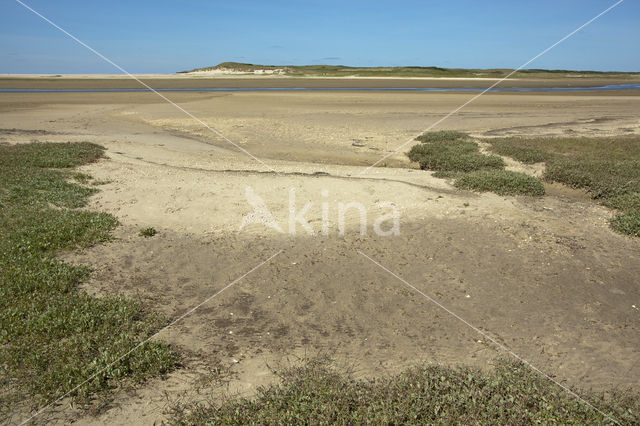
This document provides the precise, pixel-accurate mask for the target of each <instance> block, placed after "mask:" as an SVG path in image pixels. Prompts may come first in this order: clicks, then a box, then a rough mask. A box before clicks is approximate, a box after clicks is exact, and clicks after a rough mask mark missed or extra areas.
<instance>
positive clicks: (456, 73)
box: [181, 62, 640, 78]
mask: <svg viewBox="0 0 640 426" xmlns="http://www.w3.org/2000/svg"><path fill="white" fill-rule="evenodd" d="M213 70H232V71H236V72H247V73H253V72H254V71H273V72H281V73H283V74H286V75H288V76H292V77H352V76H357V77H465V78H503V77H506V76H507V75H509V74H510V73H511V72H513V70H512V69H465V68H441V67H420V66H405V67H350V66H344V65H258V64H246V63H241V62H222V63H220V64H218V65H215V66H211V67H203V68H195V69H192V70H189V71H181V73H187V72H194V71H213ZM518 73H521V74H526V76H527V77H529V78H558V77H579V76H587V77H598V78H608V77H615V78H625V77H637V76H638V75H640V73H628V72H601V71H569V70H541V69H528V70H521V71H518Z"/></svg>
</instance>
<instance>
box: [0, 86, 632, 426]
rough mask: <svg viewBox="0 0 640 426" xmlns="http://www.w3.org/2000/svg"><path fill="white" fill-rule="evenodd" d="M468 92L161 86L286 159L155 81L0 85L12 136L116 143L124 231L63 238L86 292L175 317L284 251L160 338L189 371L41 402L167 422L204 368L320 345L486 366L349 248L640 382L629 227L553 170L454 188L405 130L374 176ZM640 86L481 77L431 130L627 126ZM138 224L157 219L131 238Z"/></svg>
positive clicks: (561, 356) (373, 364) (258, 362)
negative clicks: (539, 191)
mask: <svg viewBox="0 0 640 426" xmlns="http://www.w3.org/2000/svg"><path fill="white" fill-rule="evenodd" d="M60 81H63V79H61V80H60ZM176 81H178V79H176ZM185 81H188V80H185ZM237 81H240V80H237ZM259 81H263V80H259ZM314 81H315V80H314ZM3 84H4V83H3ZM469 96H470V95H468V94H464V93H380V92H372V93H334V92H322V93H306V92H305V93H224V94H212V93H172V94H170V95H169V96H168V97H169V98H170V99H171V100H172V101H174V102H176V103H178V104H180V105H181V106H183V107H184V108H185V109H187V110H188V111H190V112H191V113H193V114H194V115H196V116H197V117H199V118H200V119H202V120H204V121H205V122H206V123H207V124H209V125H211V126H213V127H214V128H216V129H217V130H219V131H221V132H222V133H223V134H224V135H225V136H226V137H228V138H229V139H231V140H232V141H233V142H234V143H236V144H237V145H238V146H241V147H243V148H244V149H246V150H248V151H249V152H251V153H252V154H253V155H255V156H256V157H258V158H260V159H261V160H263V161H264V162H265V163H266V164H268V165H269V166H270V167H272V168H273V169H275V170H276V171H277V172H279V173H280V174H277V173H274V171H273V170H271V169H269V167H266V166H265V165H263V164H261V163H259V162H257V161H255V160H254V159H252V158H250V157H248V156H246V155H245V154H243V153H241V152H239V150H238V149H237V148H236V147H234V146H233V145H231V144H229V143H228V142H227V141H225V140H223V139H221V138H220V137H218V136H216V135H213V134H211V133H210V132H208V131H206V130H204V129H202V126H201V124H199V123H197V122H194V121H193V120H191V119H189V118H188V117H185V116H184V115H183V114H182V113H181V112H180V111H178V110H176V109H175V108H174V107H173V106H171V105H169V104H167V103H166V102H164V101H162V100H161V99H159V98H158V97H157V95H154V94H152V93H117V94H114V93H96V94H86V93H83V94H74V93H64V94H63V93H56V94H2V96H1V97H0V111H2V114H1V115H0V129H2V130H0V138H1V140H2V141H3V142H11V143H20V142H29V141H32V140H40V141H45V140H46V141H60V142H66V141H84V140H88V141H92V142H96V143H99V144H101V145H104V146H105V147H106V148H107V156H108V159H107V160H104V161H100V162H98V163H96V164H92V165H90V166H87V167H84V168H83V171H85V172H87V173H89V174H91V175H93V176H94V177H95V178H97V179H100V180H108V181H110V183H108V184H106V185H103V186H101V192H100V193H99V194H97V195H96V196H95V197H94V198H93V201H92V205H91V208H93V209H98V210H102V211H108V212H111V213H113V214H114V215H115V216H117V217H118V219H119V220H120V222H121V223H122V226H121V227H120V228H119V229H118V230H117V231H116V234H115V235H116V237H117V239H116V241H115V242H113V243H110V244H106V245H99V246H96V247H94V248H92V249H89V250H86V251H84V252H82V253H74V254H70V255H69V258H70V259H72V260H74V261H78V262H83V263H88V264H90V265H91V266H92V267H93V268H95V273H94V275H93V277H92V279H91V281H90V282H88V283H86V285H85V286H84V288H85V289H86V291H88V292H90V293H92V294H96V295H101V294H112V293H125V294H129V295H134V296H140V297H141V298H142V300H143V301H144V303H145V304H147V305H148V306H149V307H150V308H152V309H156V310H159V311H162V312H164V313H165V314H167V315H168V316H169V317H171V318H177V317H178V316H179V315H181V314H182V313H185V312H187V310H188V309H190V308H192V307H193V306H196V305H197V304H199V303H201V302H202V301H203V300H205V299H206V298H207V297H209V296H211V295H212V294H215V293H216V292H217V291H219V290H220V289H222V288H223V287H224V286H226V285H228V284H229V283H231V282H233V281H234V280H236V279H237V278H239V277H241V276H243V274H245V273H246V272H248V271H250V270H251V269H252V268H254V267H255V266H256V265H258V264H259V263H260V262H262V261H264V260H265V259H267V258H269V257H270V256H272V255H273V254H275V253H277V252H278V251H279V250H283V252H282V253H281V254H279V255H278V256H277V257H275V258H274V259H273V260H272V261H270V262H269V263H267V264H265V265H264V266H262V267H261V268H259V269H257V270H255V271H254V272H252V273H251V274H249V275H248V276H246V277H245V278H243V279H242V280H241V281H238V282H237V283H236V284H235V285H234V286H233V287H231V288H229V289H227V290H226V291H225V292H224V293H222V294H220V295H219V296H218V297H216V298H214V299H213V300H211V301H209V302H208V303H206V304H205V305H203V306H201V307H200V308H199V309H198V310H196V311H195V312H194V313H193V314H191V315H190V316H188V317H187V318H185V319H184V320H183V321H181V322H180V323H179V324H176V326H174V327H172V328H171V329H169V330H166V331H163V332H162V333H161V334H160V336H159V337H160V338H162V339H164V340H165V341H167V342H169V343H171V344H173V345H175V346H176V347H177V348H178V349H179V350H180V351H181V352H183V353H184V355H185V358H184V359H185V368H184V369H181V370H178V371H176V372H175V373H172V374H171V375H170V376H169V378H168V379H167V380H161V379H158V380H153V381H151V382H150V383H148V384H146V385H145V386H143V387H141V388H140V389H139V390H138V391H137V392H136V394H133V395H132V394H124V393H122V394H118V395H117V396H116V404H117V405H119V406H118V407H116V408H113V409H111V410H108V411H106V412H105V413H103V414H101V415H100V416H99V417H96V418H92V417H87V416H86V415H85V414H81V413H74V412H73V411H68V410H66V408H65V407H64V406H61V407H60V408H59V409H58V411H56V410H53V411H52V412H49V413H47V414H46V416H45V417H43V419H49V420H52V421H54V420H56V419H59V420H60V421H64V420H65V419H70V418H73V416H76V415H83V416H84V417H82V419H81V420H82V422H83V423H91V422H92V421H93V422H118V421H123V419H125V418H127V419H128V420H129V421H131V420H134V421H136V422H140V423H145V424H151V423H153V421H156V420H159V419H162V418H163V417H162V416H163V411H164V410H165V408H166V406H167V399H166V397H165V396H164V392H165V391H167V392H168V395H169V397H170V398H177V397H180V396H184V397H185V398H187V399H189V398H195V397H196V396H195V389H197V388H198V383H201V381H199V380H200V379H199V377H200V374H205V373H206V372H207V367H210V366H216V367H218V368H220V370H221V371H224V372H227V373H225V375H224V378H225V380H227V381H228V386H226V387H223V388H222V389H220V388H215V389H214V390H213V391H212V392H223V393H224V392H227V391H229V392H236V391H237V392H241V393H243V394H245V395H250V394H252V392H254V391H255V389H256V386H258V385H260V384H265V383H270V382H272V381H273V380H274V376H273V374H272V372H271V369H278V368H280V366H283V365H288V364H289V363H292V362H297V361H296V357H304V356H308V355H313V354H316V353H319V352H324V353H329V354H331V355H333V356H334V357H335V358H336V360H337V362H338V363H339V364H340V365H351V366H353V367H354V368H355V371H356V375H358V376H359V377H371V376H377V375H381V374H385V373H387V372H390V371H399V370H400V369H402V368H405V367H406V366H408V365H412V364H414V363H417V362H436V363H443V364H448V365H454V364H457V363H462V364H470V365H477V366H483V367H484V366H487V365H488V362H489V361H490V360H491V359H494V358H495V357H496V356H499V355H503V354H502V353H501V352H500V351H499V350H497V349H496V348H495V347H494V346H492V345H491V344H490V343H489V342H488V341H487V340H486V339H485V338H484V337H483V336H482V335H479V334H477V333H475V332H474V331H473V330H471V329H469V328H468V327H467V326H465V325H464V324H463V323H461V322H460V321H458V320H457V319H455V318H453V317H452V316H450V315H449V314H447V313H446V312H444V311H443V310H441V309H440V308H439V307H437V306H435V305H433V304H432V303H430V302H429V301H428V300H427V299H425V298H424V297H422V296H420V295H419V294H417V293H415V292H414V291H413V290H412V289H410V288H408V287H407V286H406V285H405V284H403V283H402V282H401V281H399V280H398V279H397V278H394V277H393V276H392V275H390V274H389V273H387V272H385V271H384V270H382V269H380V268H379V267H377V266H376V265H374V264H372V263H371V262H370V261H369V260H367V259H366V258H365V257H363V256H362V255H361V254H360V253H359V252H358V251H361V252H362V253H365V254H366V255H368V256H370V257H371V258H373V259H375V260H376V261H377V262H379V263H380V264H382V265H384V266H385V267H387V268H388V269H389V270H391V271H393V272H394V273H396V274H397V275H399V276H400V277H402V278H403V279H404V280H406V281H407V282H409V283H411V284H412V285H415V286H416V287H417V288H419V289H420V290H421V291H423V292H424V293H425V294H428V295H429V296H431V297H433V298H434V299H436V300H438V301H439V302H441V303H442V304H443V305H444V306H446V307H448V308H449V309H451V310H452V311H454V312H456V313H457V314H458V315H460V316H461V317H463V318H465V319H466V320H467V321H469V322H470V323H472V324H474V325H475V326H477V327H479V328H480V329H482V330H483V331H485V332H487V333H488V334H489V335H491V336H493V337H494V338H496V339H497V340H498V341H500V342H502V343H503V344H505V345H506V346H508V347H510V348H511V349H512V350H513V351H514V352H516V353H517V354H519V355H521V356H522V357H524V358H525V359H527V360H529V361H531V362H532V363H533V364H534V365H536V366H538V367H540V368H541V369H542V370H544V371H546V372H548V373H550V374H553V375H554V376H555V377H556V378H557V379H558V380H561V381H563V382H566V383H568V384H571V385H579V386H581V387H584V388H590V387H593V388H595V389H607V388H611V387H615V386H621V387H626V386H631V385H634V384H635V383H637V382H638V380H640V366H639V365H638V363H637V360H638V356H639V354H638V347H640V345H639V343H640V341H639V340H638V339H639V337H638V336H640V333H638V331H639V330H638V322H637V320H638V314H639V312H638V311H637V310H636V309H634V308H632V306H631V305H633V304H635V306H638V303H637V302H636V301H638V300H639V298H640V289H639V287H638V282H637V278H636V277H637V276H639V274H640V266H639V264H638V262H637V259H638V258H639V255H640V243H639V242H638V240H637V239H631V238H628V237H624V236H621V235H618V234H615V233H613V232H612V231H611V230H610V229H609V227H608V224H607V219H608V218H609V217H611V215H612V213H611V212H610V211H609V210H607V209H605V208H603V207H601V206H598V205H596V204H594V203H593V202H591V201H589V200H588V198H587V197H586V196H584V194H581V193H580V192H578V191H573V190H569V189H567V188H563V187H556V186H549V187H548V188H547V190H548V192H549V194H550V195H548V196H546V197H543V198H539V199H536V198H526V197H500V196H496V195H490V194H483V195H478V194H473V193H468V192H463V191H458V190H456V189H455V188H453V187H452V186H451V185H450V183H449V182H447V181H445V180H441V179H435V178H432V177H431V176H430V173H428V172H423V171H420V170H416V169H415V166H414V165H411V164H410V163H409V162H408V160H407V159H406V157H405V156H404V154H403V153H404V152H406V151H407V150H408V149H409V148H410V147H411V145H412V143H409V144H407V145H405V146H403V147H402V149H401V150H400V152H399V153H398V154H394V155H391V156H390V158H388V159H386V160H384V161H383V163H382V164H380V165H383V164H386V165H387V166H396V167H393V168H392V167H386V168H385V167H377V168H374V169H371V170H367V171H365V168H366V166H367V165H369V164H372V163H373V162H375V161H377V160H378V159H380V158H381V157H382V156H384V155H387V154H389V153H391V152H392V151H393V150H394V149H395V148H396V147H397V146H399V145H401V144H403V143H404V142H406V141H408V140H410V139H411V138H412V137H413V136H416V135H417V134H419V133H420V132H421V131H422V130H423V129H424V128H426V127H428V126H429V125H430V124H431V123H433V122H435V121H436V120H437V119H439V118H440V117H442V116H443V115H445V114H446V113H448V112H449V111H451V110H452V109H454V108H455V107H456V106H458V105H460V104H462V103H464V102H465V101H466V100H467V99H468V98H469ZM639 103H640V100H639V98H638V97H637V95H634V94H632V93H597V94H594V93H575V94H573V93H571V94H567V93H562V94H554V93H544V94H529V93H528V94H519V93H508V94H507V93H501V94H487V95H484V96H483V97H481V98H479V99H478V100H477V101H476V102H474V103H472V104H471V105H469V106H468V107H467V108H465V109H464V110H463V111H461V112H460V114H457V115H456V116H454V117H452V118H451V119H450V120H447V121H446V123H445V124H443V127H446V128H450V129H459V130H465V131H469V132H470V133H472V134H474V135H476V136H501V135H537V134H544V135H562V134H572V135H574V134H575V135H586V136H589V135H593V136H606V135H623V134H629V135H637V134H639V133H640V121H639V120H638V117H637V114H634V113H633V111H637V110H639V107H640V105H639ZM532 172H535V171H532ZM324 173H327V174H324ZM247 187H250V188H251V189H252V190H253V192H254V193H255V194H257V195H259V196H260V197H261V198H262V199H263V200H264V202H265V204H266V205H267V206H268V208H269V209H270V211H271V212H272V214H273V217H274V218H275V220H276V221H277V222H278V223H279V225H280V226H281V227H282V228H283V229H284V230H285V231H288V229H289V228H288V224H289V217H288V214H289V203H290V194H291V188H294V190H295V196H296V205H297V210H298V211H299V210H300V209H302V207H303V206H304V204H305V203H307V202H311V203H312V205H311V207H310V208H309V210H308V214H306V219H307V221H308V222H309V224H310V226H311V227H312V228H313V229H314V231H315V232H316V235H315V236H310V235H308V234H307V231H306V230H305V229H304V228H303V227H301V226H300V225H298V226H297V228H296V231H297V233H296V235H295V236H291V235H289V234H280V233H278V232H277V231H275V230H273V229H270V228H268V227H265V226H263V225H260V224H250V225H248V226H247V227H245V228H243V229H242V230H241V231H239V228H240V225H241V223H242V219H243V217H244V216H245V215H246V214H248V213H251V212H252V211H253V208H252V207H251V205H250V204H249V203H248V201H247V197H246V190H247ZM325 190H326V191H328V194H327V195H326V196H325V195H323V191H325ZM354 201H355V202H359V203H361V204H362V205H363V206H364V207H365V209H366V212H367V221H366V226H365V231H366V235H361V233H360V226H359V223H360V221H359V214H358V211H356V210H350V212H349V214H347V216H346V218H345V225H346V230H345V235H344V236H341V235H340V234H339V230H338V227H337V222H338V217H337V216H338V203H341V202H342V203H348V202H354ZM385 201H386V202H392V203H394V204H395V205H396V206H397V207H398V209H399V211H400V213H401V216H400V235H399V236H388V237H383V236H378V235H376V234H375V232H374V228H373V225H374V222H375V220H376V219H377V218H379V217H381V216H382V215H384V214H386V213H388V212H389V208H385V207H382V206H381V205H380V204H379V203H380V202H385ZM323 202H326V203H327V204H328V208H329V218H330V224H329V232H328V236H324V235H322V233H321V225H322V221H323V213H322V203H323ZM147 226H153V227H155V228H156V229H157V230H158V231H159V233H158V235H156V236H155V237H153V238H148V239H146V238H142V237H139V236H137V233H138V231H139V230H140V229H141V228H144V227H147ZM388 226H390V222H386V223H385V225H384V226H383V227H384V228H385V229H388ZM207 389H208V388H207ZM209 391H211V390H210V389H209ZM47 416H49V417H47Z"/></svg>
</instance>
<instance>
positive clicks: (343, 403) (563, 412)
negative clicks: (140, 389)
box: [172, 358, 640, 425]
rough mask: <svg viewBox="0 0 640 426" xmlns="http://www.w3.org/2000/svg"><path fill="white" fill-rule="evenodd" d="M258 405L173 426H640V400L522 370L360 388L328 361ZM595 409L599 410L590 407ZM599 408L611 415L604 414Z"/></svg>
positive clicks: (434, 373) (427, 372)
mask: <svg viewBox="0 0 640 426" xmlns="http://www.w3.org/2000/svg"><path fill="white" fill-rule="evenodd" d="M279 376H280V383H278V384H274V385H271V386H268V387H263V388H260V389H259V390H258V394H257V396H256V397H254V398H250V399H249V398H235V399H231V400H227V401H219V400H211V399H210V400H205V401H203V402H196V403H191V404H179V403H178V404H175V405H174V406H173V408H172V416H173V418H172V422H173V423H175V424H179V425H197V424H273V425H275V424H326V425H329V424H552V423H553V424H557V423H560V424H614V420H613V419H615V420H616V421H619V422H622V424H637V423H638V422H639V421H640V398H638V395H636V394H633V393H631V392H630V391H627V392H620V391H614V392H612V393H611V394H610V395H609V396H607V397H605V396H604V395H602V394H595V393H591V392H582V391H579V390H575V391H576V392H577V393H578V394H580V395H581V397H582V398H584V399H585V400H586V401H588V403H585V402H583V401H580V400H578V399H576V398H575V397H574V396H573V395H571V394H569V393H568V392H566V391H565V390H563V389H562V388H560V387H559V386H557V385H556V384H554V383H553V382H551V381H549V380H548V379H546V378H544V377H541V376H540V375H538V374H536V373H534V372H533V371H531V370H530V369H529V368H527V367H526V366H524V365H523V364H520V363H514V362H510V361H505V360H498V361H496V362H495V365H494V368H492V369H490V370H488V371H484V370H478V369H474V368H469V367H458V368H453V367H444V366H439V365H418V366H415V367H413V368H409V369H407V370H406V371H404V372H402V373H401V374H398V375H393V376H386V377H383V378H379V379H374V380H356V379H354V378H353V377H351V376H350V375H349V374H347V373H344V372H338V371H337V370H336V369H335V368H334V367H333V365H332V362H331V361H330V360H328V359H326V358H320V359H315V360H309V361H307V362H305V364H304V365H302V366H298V367H292V368H289V369H286V370H285V371H283V372H281V373H279ZM588 404H591V405H592V406H590V405H588ZM592 407H597V408H598V410H600V411H601V412H603V413H606V415H609V416H611V417H606V415H603V414H602V413H600V412H598V411H596V410H595V409H594V408H592Z"/></svg>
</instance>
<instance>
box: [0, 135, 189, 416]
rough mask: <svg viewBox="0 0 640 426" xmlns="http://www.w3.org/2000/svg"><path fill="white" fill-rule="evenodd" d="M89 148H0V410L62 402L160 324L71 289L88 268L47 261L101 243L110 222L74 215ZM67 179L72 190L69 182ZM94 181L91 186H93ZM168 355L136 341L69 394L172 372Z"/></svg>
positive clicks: (94, 155)
mask: <svg viewBox="0 0 640 426" xmlns="http://www.w3.org/2000/svg"><path fill="white" fill-rule="evenodd" d="M102 153H103V149H102V148H101V147H99V146H97V145H93V144H90V143H73V144H71V143H70V144H53V143H47V144H27V145H14V146H11V145H0V228H1V229H2V233H0V371H1V372H2V373H1V374H0V377H1V378H0V402H1V404H0V405H1V406H2V407H4V408H3V410H7V411H10V410H11V407H15V406H16V404H23V403H24V400H26V401H30V403H32V404H38V403H42V402H44V401H50V400H52V399H55V398H56V397H60V396H62V395H64V394H65V393H66V392H68V391H70V390H71V389H73V388H74V387H75V386H76V385H78V384H80V383H82V382H83V381H85V380H86V379H88V378H89V377H91V376H92V375H93V374H95V373H98V372H99V371H100V370H101V369H103V368H105V367H107V366H108V365H109V364H110V363H111V362H114V361H116V360H117V359H118V357H119V356H121V355H123V354H125V353H126V352H127V351H128V350H129V349H132V348H134V347H135V346H136V345H138V344H139V343H140V342H142V341H143V340H144V339H145V338H146V337H147V336H149V335H150V334H151V333H152V332H153V331H154V330H156V329H157V328H158V327H159V326H160V325H161V324H162V320H161V319H160V318H159V317H158V316H156V315H153V314H150V313H147V312H145V311H144V310H143V309H142V307H141V306H140V304H139V303H137V302H135V301H132V300H130V299H127V298H124V297H104V298H100V299H96V298H93V297H90V296H89V295H87V294H86V293H85V292H83V291H80V290H79V289H78V288H77V285H78V284H79V283H80V282H81V281H82V280H83V279H85V278H86V277H87V274H88V272H89V271H88V269H87V268H86V267H83V266H73V265H70V264H68V263H66V262H63V261H61V260H59V259H58V258H56V254H58V253H60V252H61V251H62V250H69V249H73V248H78V247H86V246H90V245H92V244H95V243H96V242H99V241H106V240H108V239H109V238H110V236H109V231H110V230H111V229H112V228H113V227H115V226H116V224H117V221H116V219H115V218H114V217H113V216H110V215H108V214H105V213H97V212H89V211H85V210H79V209H78V208H79V207H83V206H84V205H85V204H86V202H87V199H88V197H89V196H90V195H91V194H93V193H95V192H96V191H97V189H96V188H95V187H88V186H84V185H81V184H79V182H82V183H89V181H90V180H91V178H90V176H88V175H86V174H82V173H77V172H74V171H73V167H75V166H79V165H81V164H85V163H87V162H91V161H95V160H96V159H98V158H100V157H101V156H102ZM72 180H75V181H76V182H73V181H72ZM93 183H95V182H93ZM176 362H177V356H176V354H175V353H174V352H172V350H171V349H170V348H169V347H168V346H167V345H165V344H163V343H161V342H156V341H153V342H149V343H145V344H144V345H143V346H142V347H140V348H139V349H138V350H136V351H134V352H133V353H132V354H131V355H130V356H128V357H126V358H125V359H123V360H122V361H120V362H117V363H115V364H114V365H112V366H109V367H108V368H106V370H105V371H103V372H101V373H100V374H98V375H97V376H96V377H95V378H93V379H91V380H89V381H88V382H87V383H86V384H84V385H82V386H81V387H80V388H79V389H78V390H77V391H76V392H74V393H73V394H72V395H71V396H74V397H76V400H78V401H83V402H87V401H89V399H90V398H91V396H92V395H95V394H96V393H97V392H101V391H104V390H106V389H109V388H111V387H114V386H117V385H121V384H122V383H123V381H137V380H140V379H143V378H145V377H149V376H150V375H154V374H159V373H163V372H166V371H168V370H170V369H171V368H173V366H174V365H175V364H176Z"/></svg>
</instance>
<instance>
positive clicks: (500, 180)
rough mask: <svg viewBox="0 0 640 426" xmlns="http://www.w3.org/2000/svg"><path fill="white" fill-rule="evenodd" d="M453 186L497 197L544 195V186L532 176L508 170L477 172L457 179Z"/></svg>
mask: <svg viewBox="0 0 640 426" xmlns="http://www.w3.org/2000/svg"><path fill="white" fill-rule="evenodd" d="M454 185H455V186H456V187H457V188H460V189H468V190H472V191H479V192H494V193H496V194H498V195H531V196H542V195H544V194H545V189H544V185H542V182H540V181H539V180H538V179H536V178H535V177H533V176H529V175H526V174H524V173H518V172H511V171H508V170H479V171H475V172H471V173H467V174H465V175H463V176H461V177H460V178H458V179H457V180H456V181H455V183H454Z"/></svg>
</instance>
